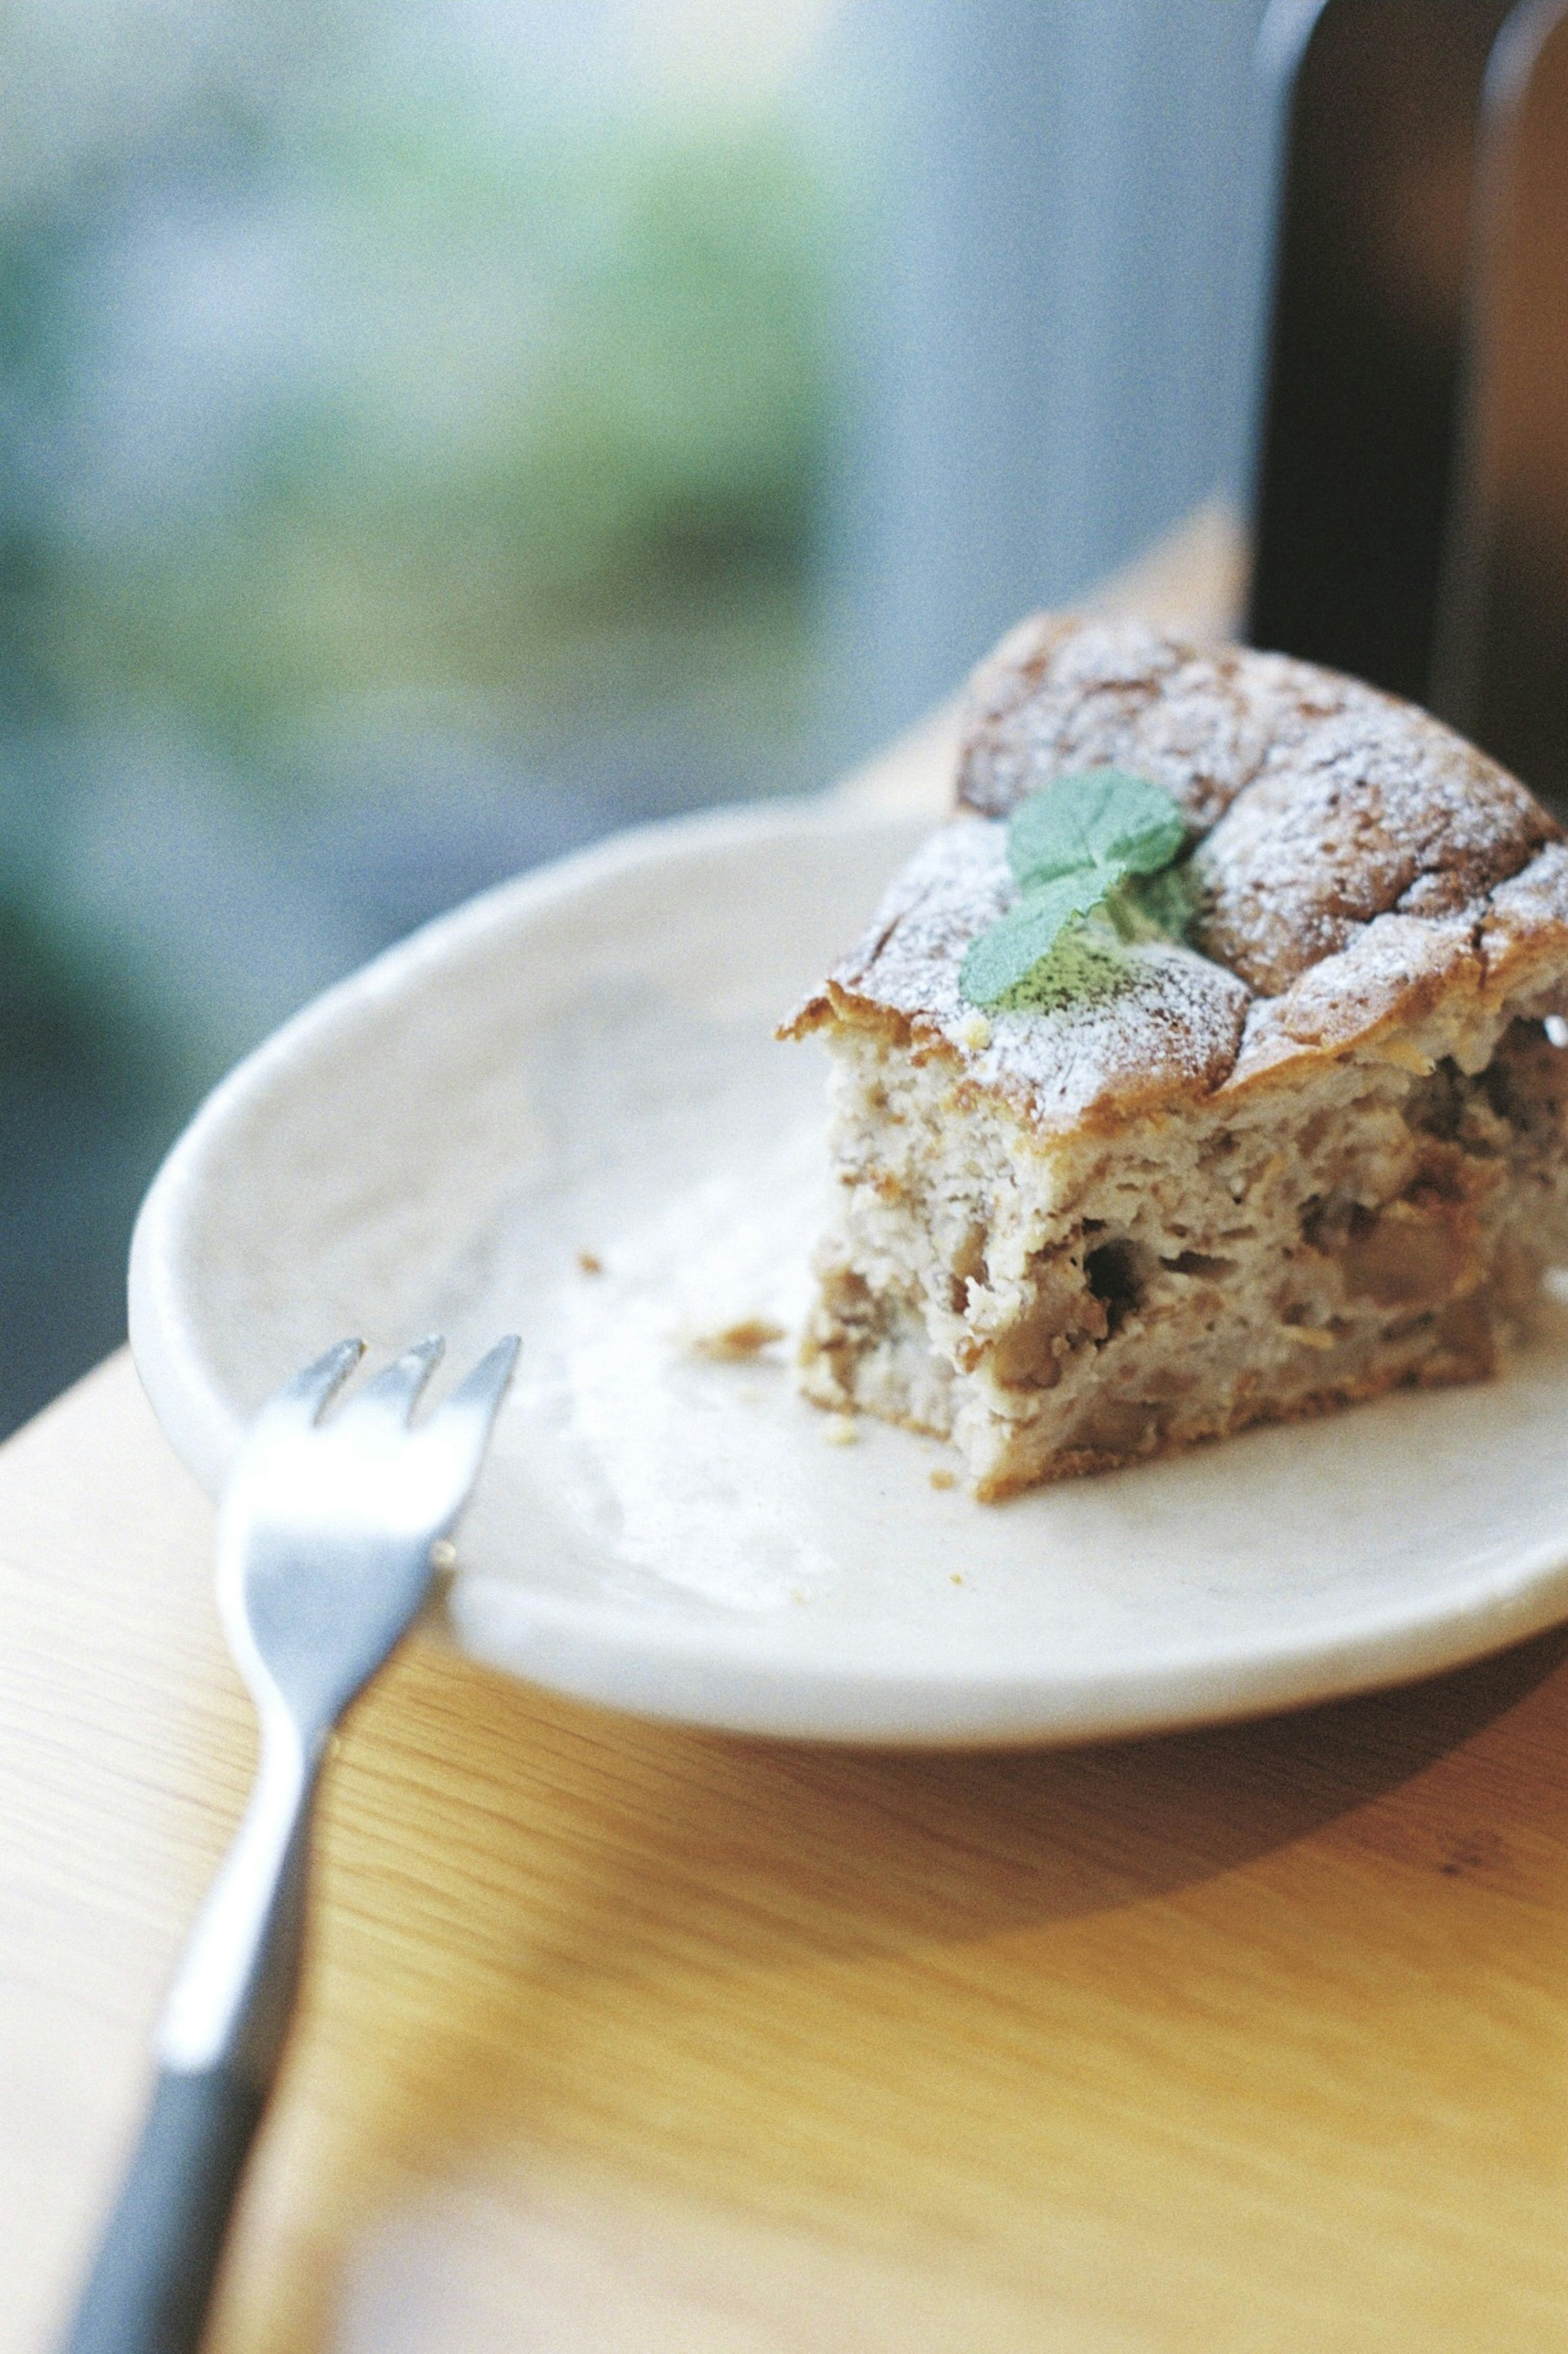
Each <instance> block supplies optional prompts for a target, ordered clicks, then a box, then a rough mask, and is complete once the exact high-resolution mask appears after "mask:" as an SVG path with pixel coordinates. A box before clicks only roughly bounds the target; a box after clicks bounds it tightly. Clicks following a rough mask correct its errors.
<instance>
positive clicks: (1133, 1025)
mask: <svg viewBox="0 0 1568 2354" xmlns="http://www.w3.org/2000/svg"><path fill="white" fill-rule="evenodd" d="M1100 763H1113V764H1120V765H1123V766H1125V767H1128V768H1130V769H1135V770H1136V771H1137V772H1138V773H1139V774H1141V775H1145V776H1150V777H1152V778H1154V779H1156V780H1157V781H1158V782H1160V783H1161V784H1163V785H1165V786H1166V788H1167V789H1168V790H1170V791H1171V793H1172V794H1173V795H1174V796H1175V798H1176V800H1177V801H1179V803H1180V804H1181V808H1182V809H1183V811H1185V812H1186V814H1187V817H1188V820H1189V823H1190V826H1191V828H1192V840H1193V843H1194V848H1193V851H1192V860H1191V871H1192V875H1193V876H1194V878H1195V880H1196V881H1197V882H1198V883H1199V885H1201V890H1202V901H1201V913H1200V917H1199V918H1198V922H1197V924H1196V926H1195V928H1194V942H1195V946H1196V947H1197V949H1200V950H1201V951H1202V954H1201V955H1198V956H1192V955H1191V954H1189V953H1187V952H1184V951H1181V950H1164V949H1160V950H1153V951H1140V952H1139V954H1138V958H1137V960H1136V967H1135V972H1134V977H1133V981H1132V983H1131V984H1130V985H1129V986H1128V987H1127V988H1126V989H1124V990H1122V991H1119V992H1118V993H1117V994H1114V995H1112V996H1109V997H1107V998H1104V999H1100V1000H1092V999H1091V1000H1089V1001H1087V1002H1077V1003H1074V1004H1072V1005H1069V1006H1065V1007H1064V1008H1062V1009H1060V1010H1059V1011H1058V1012H1056V1013H1048V1014H1042V1013H1028V1014H1016V1015H999V1016H993V1017H991V1020H990V1021H989V1022H981V1023H978V1025H977V1023H976V1019H975V1017H974V1015H973V1013H972V1011H971V1010H970V1009H967V1008H966V1007H965V1005H964V1003H963V1001H962V999H961V997H960V995H959V987H958V974H959V966H960V964H961V961H962V957H963V952H964V949H966V948H967V946H968V944H969V941H970V940H971V939H972V938H974V937H975V936H976V934H977V933H978V932H979V931H980V930H981V929H983V928H985V926H986V925H987V924H989V923H991V921H993V920H994V918H995V917H996V916H997V915H998V914H999V913H1001V910H1002V909H1003V908H1004V907H1006V906H1007V905H1008V904H1010V899H1011V894H1012V884H1011V880H1010V878H1009V875H1008V872H1007V868H1006V861H1005V854H1004V847H1003V843H1002V828H1001V825H1000V824H999V823H997V822H995V821H997V820H999V819H1001V818H1002V817H1003V816H1005V815H1006V813H1007V812H1008V811H1010V810H1011V809H1012V808H1013V807H1014V806H1015V805H1016V803H1017V802H1018V801H1020V800H1021V799H1022V797H1023V796H1024V795H1025V794H1026V793H1029V792H1033V791H1036V790H1040V789H1041V788H1042V787H1045V788H1048V787H1049V785H1050V783H1051V782H1052V780H1053V779H1054V778H1056V777H1058V776H1062V775H1065V774H1068V773H1070V772H1071V771H1072V770H1074V769H1081V768H1084V767H1087V766H1093V765H1097V764H1100ZM959 805H960V809H961V810H962V811H972V812H974V813H975V814H976V815H978V816H979V817H981V818H984V819H990V820H991V821H992V822H991V823H989V824H988V823H979V824H977V823H976V822H974V817H972V816H969V815H965V816H963V817H962V818H961V819H960V821H959V822H957V823H955V824H953V825H950V826H948V828H946V829H944V830H943V831H942V832H940V833H939V834H938V835H937V836H936V837H934V839H933V842H932V843H928V844H927V846H926V849H925V850H924V851H923V852H922V853H920V854H918V855H917V856H916V859H915V860H914V861H912V862H911V864H910V866H909V867H908V868H907V869H906V871H905V874H904V875H902V876H900V877H899V879H898V881H897V882H896V883H895V885H894V886H893V889H892V890H891V891H890V892H889V894H888V896H887V898H886V899H885V902H884V904H883V907H881V909H880V910H879V911H878V915H877V918H876V921H875V924H874V927H873V929H872V931H871V932H870V933H869V934H868V936H867V938H865V939H864V940H863V942H862V943H861V944H860V946H859V947H858V948H857V949H855V950H853V952H852V953H851V954H850V955H849V956H847V957H846V958H844V959H843V960H842V961H841V962H840V964H839V965H838V966H836V967H835V969H834V971H833V974H832V978H831V980H830V981H829V982H828V983H827V984H826V985H825V987H824V988H823V989H822V990H821V991H818V992H816V993H815V994H814V995H813V996H812V997H811V998H810V999H809V1000H808V1001H807V1002H806V1004H805V1005H803V1006H802V1007H801V1008H800V1011H799V1013H797V1014H796V1015H795V1016H794V1017H793V1018H792V1020H791V1022H790V1023H788V1024H787V1025H786V1028H785V1032H784V1034H788V1035H792V1036H799V1035H801V1034H803V1033H805V1032H806V1031H808V1030H810V1029H814V1028H817V1027H820V1026H821V1025H823V1024H824V1023H832V1022H834V1021H842V1022H850V1023H859V1024H872V1025H880V1024H883V1023H888V1022H895V1023H898V1024H900V1025H902V1035H903V1036H905V1037H906V1038H907V1039H909V1040H910V1041H911V1042H913V1043H915V1044H916V1045H917V1046H918V1048H919V1050H920V1051H922V1052H928V1053H938V1054H941V1055H947V1056H949V1057H951V1058H952V1060H953V1061H954V1063H955V1064H956V1065H959V1066H962V1068H963V1075H964V1076H965V1078H966V1079H967V1080H968V1081H969V1083H971V1084H973V1085H975V1086H978V1087H985V1088H986V1089H988V1090H989V1091H991V1092H994V1093H1000V1094H1001V1095H1002V1096H1003V1097H1007V1098H1009V1099H1010V1100H1011V1101H1012V1103H1013V1104H1014V1106H1015V1108H1017V1109H1018V1110H1019V1111H1020V1112H1021V1113H1022V1115H1023V1116H1024V1117H1025V1119H1027V1120H1028V1121H1029V1122H1030V1123H1031V1124H1032V1125H1033V1126H1035V1127H1037V1128H1040V1129H1065V1128H1069V1127H1074V1126H1078V1125H1088V1126H1091V1127H1096V1128H1102V1129H1104V1128H1109V1127H1113V1126H1116V1125H1118V1124H1120V1123H1121V1122H1123V1121H1125V1120H1128V1119H1134V1118H1137V1117H1139V1116H1141V1115H1144V1114H1147V1113H1148V1112H1150V1111H1151V1110H1155V1109H1160V1108H1175V1107H1176V1106H1177V1105H1179V1104H1180V1103H1181V1101H1182V1100H1183V1099H1185V1100H1188V1101H1192V1100H1202V1099H1205V1098H1207V1097H1210V1096H1212V1095H1213V1094H1214V1093H1215V1092H1217V1091H1218V1090H1219V1089H1220V1088H1222V1087H1230V1088H1241V1087H1252V1086H1255V1085H1257V1084H1264V1083H1267V1082H1269V1081H1270V1080H1272V1079H1276V1078H1283V1077H1285V1076H1286V1075H1287V1073H1288V1074H1289V1076H1291V1077H1292V1078H1295V1077H1297V1076H1300V1073H1301V1070H1302V1066H1303V1062H1304V1059H1310V1058H1313V1057H1319V1058H1320V1057H1324V1056H1331V1055H1340V1054H1344V1053H1346V1052H1349V1051H1351V1050H1352V1049H1359V1050H1370V1051H1376V1048H1377V1044H1378V1041H1379V1039H1380V1037H1382V1036H1383V1034H1386V1033H1391V1032H1394V1031H1397V1030H1399V1029H1401V1028H1404V1027H1406V1026H1408V1025H1409V1024H1411V1023H1417V1022H1420V1021H1422V1020H1423V1019H1425V1017H1426V1016H1427V1015H1428V1014H1430V1013H1433V1012H1434V1011H1435V1010H1436V1008H1437V1007H1438V1006H1439V1005H1445V1006H1448V1005H1452V1006H1454V1007H1455V1008H1456V1009H1460V1008H1463V1009H1465V1010H1468V1009H1473V1010H1474V1011H1475V1012H1476V1013H1477V1014H1478V1015H1480V1014H1482V1013H1486V1012H1489V1011H1495V1010H1496V1009H1497V1008H1498V1007H1499V1005H1500V1004H1501V1003H1502V1002H1503V1001H1504V1000H1505V999H1507V1000H1508V1001H1510V1003H1515V1004H1517V1003H1519V1002H1522V1001H1523V1000H1525V999H1527V998H1528V997H1529V996H1530V993H1531V991H1542V992H1544V993H1545V996H1546V997H1548V998H1550V997H1552V994H1553V992H1561V991H1562V990H1563V985H1564V976H1565V975H1568V845H1565V844H1564V843H1563V840H1562V834H1561V829H1560V828H1559V827H1558V825H1557V824H1556V822H1555V821H1554V820H1553V819H1552V817H1550V816H1549V815H1548V813H1547V812H1546V811H1545V810H1543V809H1542V807H1541V806H1540V804H1539V803H1538V802H1537V801H1534V800H1533V799H1532V798H1531V795H1530V794H1529V793H1528V792H1527V791H1526V790H1525V789H1524V787H1523V786H1522V785H1520V783H1519V782H1518V780H1517V779H1515V778H1513V777H1511V776H1510V775H1509V774H1508V772H1507V771H1506V770H1505V769H1500V768H1499V767H1498V765H1497V763H1496V762H1495V761H1492V760H1489V759H1488V758H1486V757H1485V755H1484V754H1482V753H1480V752H1478V751H1477V750H1476V749H1475V748H1473V747H1472V746H1470V745H1468V744H1466V743H1465V742H1464V741H1463V740H1462V739H1461V738H1460V737H1457V736H1455V735H1454V734H1453V733H1452V731H1451V730H1450V729H1448V728H1446V727H1444V726H1441V725H1440V724H1439V723H1438V722H1437V721H1436V720H1435V719H1432V718H1429V717H1428V716H1427V715H1426V714H1425V713H1424V712H1421V711H1418V710H1416V709H1415V708H1414V705H1409V704H1404V703H1400V702H1397V701H1395V700H1394V699H1393V698H1392V697H1391V696H1388V695H1381V694H1379V693H1377V692H1375V691H1374V690H1373V689H1372V688H1371V687H1367V686H1363V685H1361V684H1358V683H1357V682H1356V681H1354V680H1351V679H1345V678H1340V677H1339V676H1337V675H1336V674H1335V673H1331V672H1328V671H1322V670H1319V669H1317V668H1315V667H1314V666H1313V665H1311V664H1309V663H1298V662H1294V661H1290V660H1287V658H1285V657H1283V656H1281V655H1277V654H1266V653H1259V652H1255V651H1253V650H1252V649H1250V648H1247V647H1240V646H1222V647H1212V648H1202V647H1198V646H1195V645H1192V644H1189V643H1187V642H1185V641H1183V640H1181V639H1180V638H1177V637H1175V636H1173V635H1171V634H1170V633H1169V632H1167V631H1161V630H1158V629H1154V628H1151V627H1150V626H1149V625H1147V624H1145V623H1141V622H1129V621H1125V620H1111V621H1080V620H1075V618H1074V617H1073V616H1071V615H1061V614H1056V615H1053V614H1041V615H1036V616H1034V617H1033V618H1032V619H1031V620H1028V621H1025V622H1023V623H1021V624H1020V626H1019V627H1018V628H1017V629H1016V630H1014V631H1012V632H1011V633H1010V635H1009V636H1008V637H1007V638H1005V639H1004V640H1003V641H1002V642H1001V645H1000V646H999V647H998V649H997V651H996V652H995V653H994V654H993V655H992V656H991V658H990V659H989V661H987V662H986V663H982V664H981V666H980V669H979V670H978V671H977V672H976V673H975V676H974V679H973V681H972V683H971V690H970V707H969V723H968V726H967V730H966V735H965V740H964V746H963V751H962V754H961V758H960V763H959ZM979 1035H983V1037H984V1041H985V1043H984V1044H979V1045H977V1044H976V1043H975V1041H976V1037H977V1036H979ZM1391 1051H1393V1050H1392V1049H1391Z"/></svg>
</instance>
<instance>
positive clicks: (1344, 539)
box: [1246, 0, 1510, 703]
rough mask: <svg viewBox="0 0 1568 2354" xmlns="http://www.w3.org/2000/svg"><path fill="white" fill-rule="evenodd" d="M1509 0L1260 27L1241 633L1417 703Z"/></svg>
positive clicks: (1355, 10) (1423, 694) (1406, 7)
mask: <svg viewBox="0 0 1568 2354" xmlns="http://www.w3.org/2000/svg"><path fill="white" fill-rule="evenodd" d="M1509 5H1510V0H1323V5H1320V6H1319V7H1318V8H1316V9H1315V10H1314V9H1312V8H1310V7H1307V8H1304V9H1300V10H1298V11H1294V10H1292V9H1290V8H1289V7H1287V6H1282V5H1280V0H1276V7H1275V9H1274V11H1273V12H1272V15H1271V16H1270V18H1269V20H1268V21H1267V22H1266V25H1265V28H1264V36H1263V41H1262V44H1261V48H1262V51H1263V54H1264V58H1265V70H1266V73H1268V74H1269V76H1270V78H1271V79H1274V80H1276V83H1277V88H1276V91H1275V93H1274V96H1275V102H1276V103H1277V104H1279V105H1280V106H1282V107H1283V109H1284V111H1285V122H1284V140H1285V153H1284V162H1283V169H1282V173H1281V179H1280V198H1279V228H1278V238H1277V263H1276V280H1275V297H1274V313H1273V322H1272V328H1271V333H1270V339H1269V351H1268V362H1267V376H1266V395H1265V408H1264V419H1263V433H1262V440H1261V453H1260V465H1259V470H1258V477H1257V488H1256V498H1255V569H1254V575H1253V585H1252V600H1251V609H1250V610H1249V612H1248V615H1247V623H1246V633H1247V636H1248V637H1249V638H1250V639H1251V641H1252V642H1253V643H1254V644H1255V645H1259V646H1272V647H1276V648H1278V649H1280V650H1282V651H1283V652H1287V653H1293V654H1300V655H1303V656H1305V657H1306V658H1307V659H1308V661H1310V662H1320V663H1328V664H1329V666H1330V668H1331V669H1334V670H1345V671H1350V672H1351V673H1353V674H1354V675H1355V676H1356V677H1358V678H1366V679H1370V680H1372V683H1373V684H1375V685H1378V686H1383V687H1387V688H1388V689H1390V690H1391V691H1392V692H1393V693H1394V694H1396V695H1409V696H1410V697H1411V698H1412V700H1413V701H1414V702H1417V703H1425V701H1426V700H1427V695H1428V692H1429V685H1430V676H1431V668H1432V652H1433V645H1434V641H1435V637H1436V626H1437V594H1438V578H1439V575H1440V572H1441V569H1442V560H1443V548H1444V542H1445V535H1446V525H1447V515H1448V504H1449V486H1450V478H1451V474H1452V469H1453V453H1454V449H1455V444H1456V438H1457V422H1458V414H1459V387H1460V358H1461V346H1462V334H1463V319H1464V309H1465V284H1466V275H1467V267H1468V256H1469V242H1470V220H1471V196H1472V189H1473V185H1474V179H1475V166H1476V153H1477V145H1478V120H1479V115H1480V107H1481V91H1482V86H1483V83H1484V80H1485V77H1486V71H1487V61H1488V58H1489V56H1490V54H1491V49H1492V45H1493V42H1494V40H1495V39H1496V37H1497V34H1498V31H1499V27H1500V26H1501V25H1502V23H1503V21H1504V19H1505V17H1506V16H1507V15H1508V13H1509ZM1271 49H1272V51H1273V52H1274V54H1273V55H1272V56H1271V54H1270V52H1271Z"/></svg>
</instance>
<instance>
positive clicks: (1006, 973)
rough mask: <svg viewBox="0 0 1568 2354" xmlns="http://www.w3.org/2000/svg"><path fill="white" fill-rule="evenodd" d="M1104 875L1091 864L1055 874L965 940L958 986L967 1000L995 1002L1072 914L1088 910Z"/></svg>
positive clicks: (1044, 953) (1041, 955) (1101, 892)
mask: <svg viewBox="0 0 1568 2354" xmlns="http://www.w3.org/2000/svg"><path fill="white" fill-rule="evenodd" d="M1106 881H1107V878H1106V877H1105V876H1104V875H1102V874H1101V873H1100V872H1099V871H1098V870H1097V869H1091V870H1087V871H1086V872H1084V873H1082V874H1078V875H1057V876H1056V877H1055V878H1054V881H1052V882H1049V883H1046V884H1044V885H1041V886H1040V887H1039V888H1038V889H1037V890H1033V891H1030V892H1027V893H1026V894H1025V896H1023V897H1022V899H1020V900H1019V902H1018V905H1017V906H1016V907H1010V908H1009V909H1008V911H1007V913H1006V915H1005V916H1003V917H1001V918H1000V919H999V920H998V921H997V922H996V923H994V924H992V925H991V928H990V930H989V931H984V932H981V933H980V937H979V938H977V939H973V940H971V941H970V942H969V953H968V954H967V955H966V957H965V958H964V962H963V970H962V971H961V972H960V973H959V989H960V990H961V991H962V992H963V994H964V996H965V997H966V998H967V999H968V1000H969V1003H970V1004H971V1005H1000V1004H1001V1001H1002V999H1003V998H1004V997H1006V996H1007V994H1008V993H1009V991H1012V990H1014V989H1016V988H1017V987H1018V986H1019V984H1020V982H1021V981H1027V979H1028V978H1029V975H1030V974H1031V973H1032V972H1033V970H1034V968H1035V966H1036V965H1037V964H1039V963H1041V962H1042V961H1043V960H1044V959H1045V958H1046V957H1048V956H1049V955H1050V953H1051V951H1052V949H1054V947H1055V945H1056V941H1057V938H1058V937H1059V935H1060V934H1061V932H1062V931H1063V929H1064V928H1065V926H1066V925H1068V924H1070V923H1071V922H1072V920H1073V917H1075V916H1084V915H1087V913H1088V911H1089V909H1090V908H1091V907H1098V905H1099V903H1100V901H1101V900H1102V899H1103V898H1104V897H1105V895H1106Z"/></svg>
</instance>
